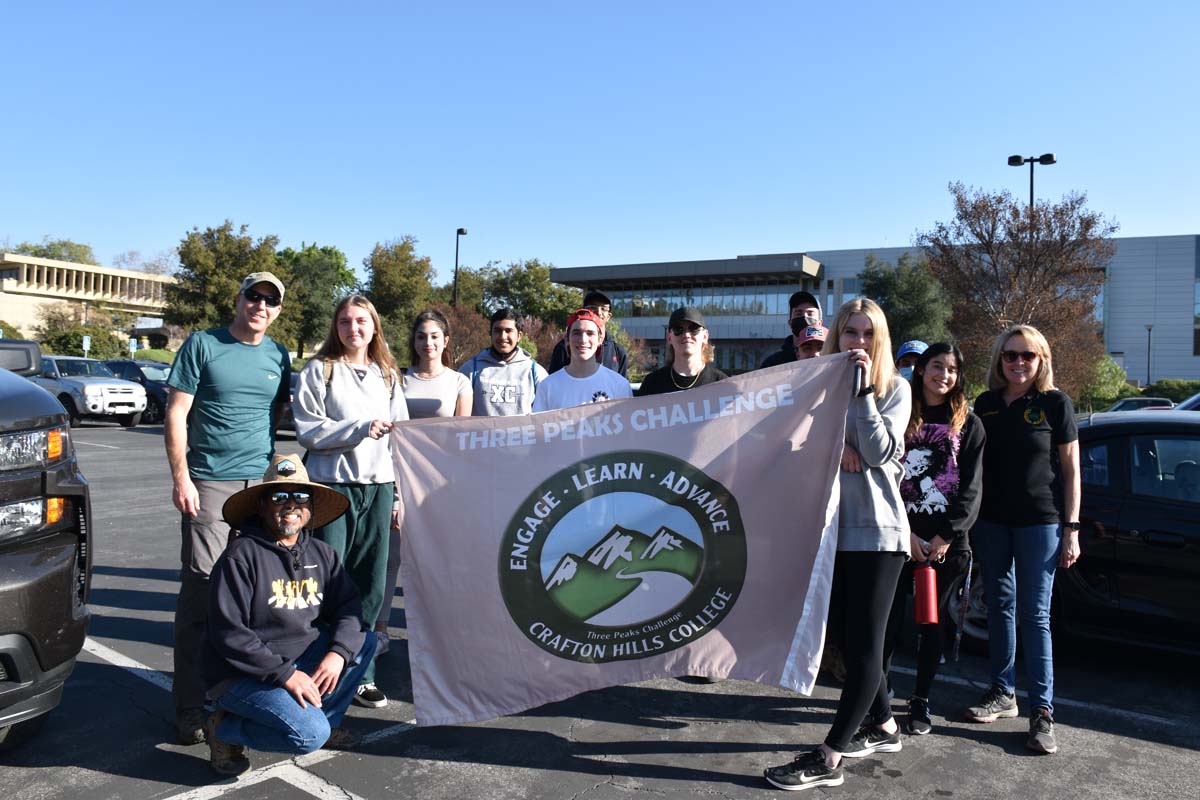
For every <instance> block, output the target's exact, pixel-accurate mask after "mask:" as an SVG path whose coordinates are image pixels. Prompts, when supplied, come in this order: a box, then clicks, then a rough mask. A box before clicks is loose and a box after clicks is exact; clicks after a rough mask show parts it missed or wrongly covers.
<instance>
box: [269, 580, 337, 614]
mask: <svg viewBox="0 0 1200 800" xmlns="http://www.w3.org/2000/svg"><path fill="white" fill-rule="evenodd" d="M320 589H321V587H320V586H318V585H317V580H316V578H305V579H304V580H302V581H289V580H284V579H282V578H280V579H278V580H274V581H271V599H270V600H268V601H267V605H269V606H271V607H272V608H288V609H297V608H308V607H309V606H319V605H320V604H321V600H323V599H324V595H322V593H321V591H320Z"/></svg>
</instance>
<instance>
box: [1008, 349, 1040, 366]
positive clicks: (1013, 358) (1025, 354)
mask: <svg viewBox="0 0 1200 800" xmlns="http://www.w3.org/2000/svg"><path fill="white" fill-rule="evenodd" d="M1000 355H1002V356H1003V357H1004V360H1005V361H1006V362H1007V363H1009V364H1015V363H1017V359H1018V358H1019V359H1021V360H1022V361H1024V362H1025V363H1027V364H1028V363H1030V362H1032V361H1034V360H1035V359H1036V358H1037V357H1038V355H1037V353H1035V352H1033V351H1032V350H1021V351H1020V352H1018V351H1016V350H1005V351H1004V352H1003V353H1001V354H1000Z"/></svg>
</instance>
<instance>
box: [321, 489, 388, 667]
mask: <svg viewBox="0 0 1200 800" xmlns="http://www.w3.org/2000/svg"><path fill="white" fill-rule="evenodd" d="M326 485H327V486H328V487H329V488H330V489H333V490H334V491H335V492H338V493H339V494H342V495H345V497H346V499H348V500H349V501H350V507H349V508H347V509H346V513H345V514H343V515H342V516H340V517H338V518H337V519H335V520H334V521H333V522H331V523H329V524H328V525H326V526H325V527H324V528H318V529H317V531H316V533H315V534H314V535H315V536H316V537H317V538H318V539H320V540H321V541H322V542H325V544H327V545H329V546H330V547H332V548H333V549H334V550H335V551H337V554H338V558H340V559H341V560H342V564H343V565H344V566H345V568H346V571H347V572H349V573H350V578H351V579H352V580H353V581H354V585H355V586H357V587H358V593H359V594H360V595H362V612H363V621H364V623H365V627H366V629H367V631H370V630H371V628H372V626H373V625H374V624H375V619H376V618H377V617H378V616H379V610H380V609H381V608H383V604H384V603H385V602H390V601H391V599H392V597H391V593H389V592H388V588H389V587H388V580H387V561H388V535H389V532H390V530H391V527H392V503H393V501H394V500H395V492H396V488H395V487H396V484H394V483H330V484H326ZM362 682H363V683H374V682H375V664H374V663H372V664H371V665H370V666H369V667H367V671H366V672H364V673H363V677H362Z"/></svg>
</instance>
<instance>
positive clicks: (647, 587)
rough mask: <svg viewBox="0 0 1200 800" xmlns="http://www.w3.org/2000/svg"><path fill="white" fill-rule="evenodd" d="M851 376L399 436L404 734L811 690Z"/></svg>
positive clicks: (733, 382)
mask: <svg viewBox="0 0 1200 800" xmlns="http://www.w3.org/2000/svg"><path fill="white" fill-rule="evenodd" d="M851 381H852V370H851V367H850V364H849V362H848V360H847V357H846V356H844V355H838V356H833V357H823V358H816V359H811V360H808V361H800V362H796V363H795V364H789V365H785V366H780V367H774V368H771V369H767V370H760V371H758V372H753V373H749V374H747V375H742V376H738V377H734V378H730V379H729V380H725V381H721V382H719V383H714V384H709V385H707V386H701V387H697V388H695V389H692V390H690V391H687V392H678V393H675V394H665V395H656V396H653V397H641V398H634V399H631V400H615V401H608V402H603V403H596V404H592V405H587V406H579V407H577V408H571V409H565V410H562V411H550V412H545V413H541V414H534V415H530V416H524V417H491V418H489V417H474V418H457V419H440V420H420V421H414V422H409V423H404V424H402V425H400V426H398V432H397V434H396V435H397V436H399V437H400V439H401V445H402V446H401V450H402V453H403V456H402V463H401V465H400V474H399V475H398V480H399V482H400V486H401V488H402V492H403V499H404V506H405V520H404V540H403V541H404V544H403V559H404V560H403V568H402V575H403V584H404V598H405V611H406V616H407V621H408V635H409V659H410V663H411V665H412V680H413V697H414V701H415V704H416V714H417V722H418V723H419V724H422V725H441V724H452V723H460V722H470V721H475V720H482V719H489V718H492V717H496V716H501V715H505V714H512V713H516V712H518V711H522V710H525V709H527V708H531V707H533V706H538V705H542V704H544V703H548V702H552V701H556V700H562V699H564V698H567V697H570V696H572V695H575V694H578V693H579V692H583V691H587V690H590V689H598V688H602V687H605V686H612V685H616V684H623V683H631V682H635V681H640V680H645V679H649V678H656V677H665V676H679V675H707V676H711V677H717V678H726V677H730V678H742V679H746V680H753V681H759V682H764V683H772V684H780V685H783V686H786V687H789V688H792V689H795V690H797V691H800V692H803V693H805V694H807V693H809V692H811V690H812V686H813V683H814V681H815V679H816V673H817V667H818V663H819V659H820V653H821V646H822V642H823V637H824V631H825V618H826V611H827V607H828V600H829V584H830V580H831V577H832V572H833V556H834V550H835V547H836V536H837V502H838V491H837V477H838V467H839V461H840V458H841V452H842V442H843V439H844V435H845V425H846V409H847V406H848V404H849V401H850V394H851V391H852V390H851Z"/></svg>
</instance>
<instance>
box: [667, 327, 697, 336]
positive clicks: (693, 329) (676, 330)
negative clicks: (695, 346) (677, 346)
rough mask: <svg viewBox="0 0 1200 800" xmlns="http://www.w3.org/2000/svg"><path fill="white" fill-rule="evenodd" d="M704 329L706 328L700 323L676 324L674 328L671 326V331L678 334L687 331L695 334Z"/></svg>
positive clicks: (681, 334)
mask: <svg viewBox="0 0 1200 800" xmlns="http://www.w3.org/2000/svg"><path fill="white" fill-rule="evenodd" d="M702 330H704V329H703V328H701V327H700V326H699V325H676V326H675V327H674V328H671V333H673V334H675V335H676V336H683V335H684V334H685V333H690V334H693V335H695V334H697V333H699V332H700V331H702Z"/></svg>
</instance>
